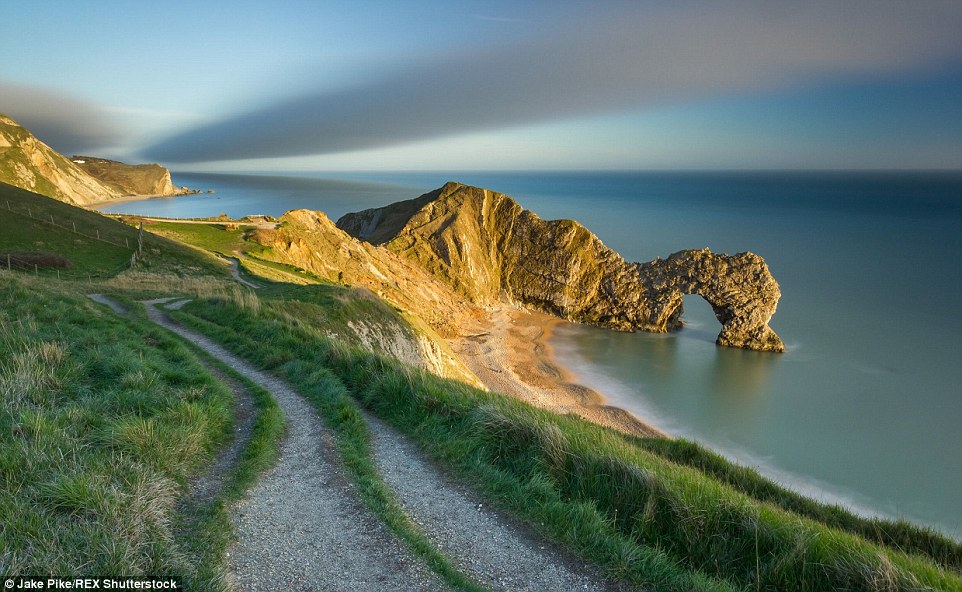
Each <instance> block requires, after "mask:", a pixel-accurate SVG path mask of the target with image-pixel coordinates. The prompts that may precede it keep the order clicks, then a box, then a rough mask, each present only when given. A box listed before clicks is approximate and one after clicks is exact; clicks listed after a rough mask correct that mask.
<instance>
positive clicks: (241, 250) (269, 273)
mask: <svg viewBox="0 0 962 592" xmlns="http://www.w3.org/2000/svg"><path fill="white" fill-rule="evenodd" d="M123 219H124V220H125V221H127V222H128V223H131V224H136V223H138V221H139V218H138V217H136V216H124V217H123ZM238 224H239V226H238ZM144 227H145V228H146V229H148V230H150V231H151V232H156V233H157V234H159V235H161V236H164V237H167V238H170V239H172V240H176V241H179V242H182V243H184V244H185V245H190V246H192V247H195V248H197V249H201V250H204V251H209V252H211V253H219V254H221V255H225V256H229V257H237V258H238V259H239V261H240V262H241V266H242V268H244V267H247V268H254V269H255V270H256V272H257V273H256V274H252V275H254V276H255V277H254V278H253V279H254V281H257V282H261V283H263V282H264V280H265V279H271V280H274V281H280V282H286V281H290V280H291V279H297V280H299V281H300V283H311V284H313V283H327V282H326V281H325V280H323V279H321V278H319V277H317V276H316V275H314V274H313V273H310V272H308V271H305V270H303V269H301V268H298V267H295V266H293V265H288V264H286V263H278V262H277V261H273V260H271V257H270V253H271V249H270V248H269V247H265V246H264V245H261V244H259V243H256V242H251V241H248V240H246V239H245V236H246V233H247V231H248V230H249V229H251V228H253V227H252V226H247V225H244V224H243V223H231V224H225V223H211V224H182V223H177V222H156V221H146V222H145V223H144ZM248 271H251V270H248Z"/></svg>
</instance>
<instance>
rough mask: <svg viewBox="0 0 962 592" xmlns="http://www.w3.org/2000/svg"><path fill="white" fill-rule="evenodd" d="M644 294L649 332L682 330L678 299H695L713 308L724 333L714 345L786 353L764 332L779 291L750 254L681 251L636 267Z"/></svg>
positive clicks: (770, 333)
mask: <svg viewBox="0 0 962 592" xmlns="http://www.w3.org/2000/svg"><path fill="white" fill-rule="evenodd" d="M636 268H637V270H638V274H639V278H640V280H641V282H642V284H643V285H644V286H645V289H646V290H647V292H648V298H647V300H648V302H649V303H650V304H649V309H648V311H647V312H648V315H647V316H648V324H649V325H650V326H651V328H650V329H649V330H655V331H672V330H675V329H678V328H680V327H681V324H682V323H681V315H682V311H683V309H684V307H683V302H682V297H683V296H684V295H686V294H697V295H699V296H701V297H702V298H704V299H705V301H707V302H708V304H709V305H710V306H711V307H712V310H713V311H714V313H715V318H717V319H718V322H719V323H721V326H722V329H721V332H720V333H719V334H718V338H717V339H716V340H715V342H716V343H717V344H718V345H726V346H729V347H744V348H749V349H754V350H760V351H777V352H781V351H785V345H784V344H783V343H782V340H781V339H779V337H778V335H777V334H775V332H774V331H773V330H772V329H771V327H769V326H768V322H769V320H771V318H772V315H774V314H775V309H776V307H777V306H778V300H779V298H780V297H781V291H780V290H779V287H778V282H777V281H775V278H774V277H772V274H771V273H770V272H769V271H768V266H767V265H766V264H765V261H764V260H763V259H762V258H761V257H759V256H758V255H755V254H754V253H738V254H736V255H725V254H715V253H712V252H711V251H709V250H708V249H702V250H688V251H679V252H677V253H675V254H673V255H671V256H670V257H668V258H667V259H655V260H654V261H651V262H648V263H639V264H636Z"/></svg>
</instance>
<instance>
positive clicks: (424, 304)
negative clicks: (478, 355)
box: [248, 210, 473, 336]
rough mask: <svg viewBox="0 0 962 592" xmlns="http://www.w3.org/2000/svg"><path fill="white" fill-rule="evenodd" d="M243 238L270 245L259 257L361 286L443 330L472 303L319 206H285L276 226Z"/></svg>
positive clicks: (450, 332)
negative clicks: (342, 225) (345, 228)
mask: <svg viewBox="0 0 962 592" xmlns="http://www.w3.org/2000/svg"><path fill="white" fill-rule="evenodd" d="M248 238H249V239H250V240H253V241H255V242H257V243H260V244H262V245H265V246H267V247H270V251H268V252H267V253H265V254H264V257H269V258H273V259H274V260H276V261H278V262H280V263H287V264H290V265H294V266H297V267H300V268H303V269H306V270H308V271H310V272H312V273H314V274H316V275H318V276H319V277H322V278H324V279H326V280H329V281H331V282H336V283H342V284H346V285H351V286H359V287H363V288H366V289H368V290H370V291H371V292H373V293H374V294H377V295H378V296H380V297H382V298H384V299H386V300H387V301H389V302H391V303H392V304H394V305H396V306H398V307H401V308H403V309H405V310H409V311H412V312H414V313H415V314H417V315H419V316H420V317H421V318H423V319H424V320H425V321H427V322H428V323H429V324H430V325H432V326H434V327H437V328H438V329H439V330H440V332H441V333H443V334H445V336H448V335H453V334H454V333H455V332H456V328H455V327H454V326H453V325H451V322H452V319H453V318H454V317H456V316H458V315H460V314H464V313H465V312H467V311H469V310H470V309H472V308H473V306H472V305H471V304H470V303H469V302H467V301H466V299H465V298H463V297H460V296H459V295H457V294H456V293H455V292H454V291H453V290H451V288H450V287H449V286H448V285H447V284H445V283H443V282H441V281H438V280H437V279H436V278H434V277H433V276H432V275H431V274H429V273H428V272H427V271H425V270H424V269H422V268H421V267H419V266H418V265H416V264H414V263H412V262H410V261H407V260H405V259H403V258H401V257H398V256H397V255H396V254H394V253H392V252H390V251H388V250H386V249H379V248H377V247H374V246H372V245H370V244H368V243H365V242H361V241H358V240H356V239H354V238H353V237H351V236H349V235H348V234H346V233H345V232H343V231H342V230H340V229H338V228H337V227H336V226H334V223H333V222H331V220H330V219H329V218H328V217H327V216H325V215H324V213H323V212H315V211H311V210H293V211H290V212H287V213H286V214H284V215H283V216H281V218H280V219H279V224H278V227H277V228H276V229H274V230H265V229H259V230H255V231H253V232H252V233H251V234H250V235H249V236H248Z"/></svg>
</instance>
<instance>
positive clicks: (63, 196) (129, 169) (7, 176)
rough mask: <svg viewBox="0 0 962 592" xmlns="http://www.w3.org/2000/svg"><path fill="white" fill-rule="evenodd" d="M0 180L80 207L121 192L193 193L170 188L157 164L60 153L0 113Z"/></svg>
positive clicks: (137, 193) (183, 189) (138, 194)
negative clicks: (123, 161)
mask: <svg viewBox="0 0 962 592" xmlns="http://www.w3.org/2000/svg"><path fill="white" fill-rule="evenodd" d="M0 182H2V183H7V184H8V185H13V186H14V187H20V188H21V189H26V190H28V191H33V192H34V193H39V194H41V195H46V196H47V197H52V198H54V199H56V200H60V201H64V202H67V203H69V204H73V205H79V206H86V205H90V204H94V203H97V202H102V201H106V200H109V199H114V198H118V197H125V196H132V195H137V196H147V195H151V196H152V195H179V194H183V193H194V192H192V191H190V190H188V189H187V188H180V189H178V188H177V187H174V184H173V183H172V182H171V180H170V171H168V170H167V169H165V168H164V167H162V166H160V165H159V164H137V165H132V164H124V163H122V162H117V161H113V160H107V159H104V158H97V157H93V156H74V157H73V158H72V159H71V158H67V157H65V156H64V155H62V154H60V153H59V152H57V151H56V150H54V149H53V148H51V147H50V146H47V145H46V144H44V143H43V142H41V141H40V140H38V139H37V138H36V137H35V136H34V135H33V134H31V133H30V132H29V131H28V130H27V129H26V128H24V127H22V126H20V125H19V124H17V122H16V121H14V120H13V119H10V118H9V117H7V116H5V115H2V114H0Z"/></svg>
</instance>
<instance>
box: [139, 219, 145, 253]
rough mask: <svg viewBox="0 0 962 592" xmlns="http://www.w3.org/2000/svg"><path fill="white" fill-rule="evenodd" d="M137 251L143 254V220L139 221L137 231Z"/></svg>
mask: <svg viewBox="0 0 962 592" xmlns="http://www.w3.org/2000/svg"><path fill="white" fill-rule="evenodd" d="M137 252H138V253H140V254H141V255H143V254H144V221H143V220H141V221H140V230H139V231H138V232H137Z"/></svg>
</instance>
